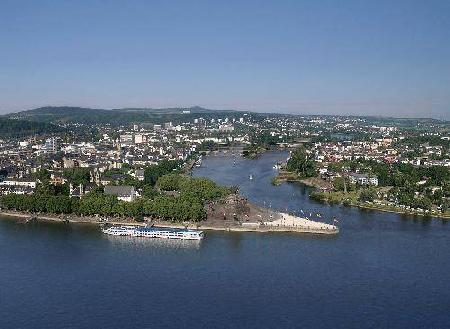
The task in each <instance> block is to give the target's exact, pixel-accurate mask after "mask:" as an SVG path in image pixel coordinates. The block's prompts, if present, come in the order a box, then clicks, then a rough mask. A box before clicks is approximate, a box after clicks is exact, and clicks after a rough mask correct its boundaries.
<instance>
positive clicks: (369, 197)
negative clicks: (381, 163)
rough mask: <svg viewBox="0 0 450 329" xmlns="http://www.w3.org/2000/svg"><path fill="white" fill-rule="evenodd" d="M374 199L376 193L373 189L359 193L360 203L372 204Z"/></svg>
mask: <svg viewBox="0 0 450 329" xmlns="http://www.w3.org/2000/svg"><path fill="white" fill-rule="evenodd" d="M376 197H377V191H376V190H375V189H374V188H373V187H369V188H366V189H363V190H362V191H361V193H360V194H359V198H358V200H359V201H361V202H373V200H375V198H376Z"/></svg>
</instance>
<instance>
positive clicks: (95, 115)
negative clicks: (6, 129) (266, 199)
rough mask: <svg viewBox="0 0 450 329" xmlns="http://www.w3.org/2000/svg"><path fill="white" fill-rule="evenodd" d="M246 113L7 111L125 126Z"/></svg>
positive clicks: (199, 109)
mask: <svg viewBox="0 0 450 329" xmlns="http://www.w3.org/2000/svg"><path fill="white" fill-rule="evenodd" d="M243 113H245V112H238V111H223V110H220V111H215V110H209V109H205V108H202V107H198V106H194V107H190V108H163V109H149V108H123V109H112V110H105V109H92V108H83V107H68V106H61V107H53V106H48V107H40V108H37V109H33V110H27V111H22V112H18V113H11V114H8V115H7V116H6V117H8V118H13V119H20V120H28V121H36V122H47V123H55V124H65V123H84V124H112V125H122V124H131V123H144V122H151V123H162V122H167V121H173V122H174V123H176V122H182V121H187V120H192V118H193V117H196V118H197V117H199V116H202V117H204V118H213V117H219V116H223V115H224V114H225V115H229V116H230V117H237V116H242V114H243Z"/></svg>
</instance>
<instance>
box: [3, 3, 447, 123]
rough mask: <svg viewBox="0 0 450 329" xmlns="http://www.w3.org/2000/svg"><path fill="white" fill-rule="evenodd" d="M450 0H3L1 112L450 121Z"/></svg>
mask: <svg viewBox="0 0 450 329" xmlns="http://www.w3.org/2000/svg"><path fill="white" fill-rule="evenodd" d="M449 15H450V1H447V0H443V1H433V0H430V1H413V0H411V1H402V0H396V1H392V0H391V1H379V0H377V1H375V0H374V1H363V0H358V1H356V0H355V1H350V0H349V1H335V0H333V1H320V0H315V1H312V0H311V1H300V0H297V1H245V0H241V1H233V0H227V1H188V0H184V1H170V0H166V1H150V0H147V1H133V0H128V1H95V0H90V1H82V0H77V1H63V0H60V1H45V0H39V1H32V0H30V1H22V0H11V1H8V0H7V1H5V0H0V47H1V48H0V112H2V113H5V112H10V111H18V110H22V109H29V108H33V107H38V106H44V105H74V106H90V107H98V108H116V107H169V106H170V107H172V106H191V105H200V106H205V107H209V108H216V109H246V110H254V111H273V112H287V113H306V114H314V113H317V114H319V113H320V114H362V115H365V114H367V115H388V116H400V117H438V118H447V119H450V19H449Z"/></svg>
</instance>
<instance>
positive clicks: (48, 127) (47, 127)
mask: <svg viewBox="0 0 450 329" xmlns="http://www.w3.org/2000/svg"><path fill="white" fill-rule="evenodd" d="M62 131H64V128H62V127H59V126H57V125H54V124H51V123H47V122H35V121H27V120H16V119H8V118H5V117H0V138H19V137H27V136H33V135H44V134H51V133H57V132H62Z"/></svg>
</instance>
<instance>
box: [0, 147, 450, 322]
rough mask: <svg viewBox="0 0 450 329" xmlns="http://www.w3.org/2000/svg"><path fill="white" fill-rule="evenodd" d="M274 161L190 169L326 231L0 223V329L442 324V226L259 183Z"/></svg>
mask: <svg viewBox="0 0 450 329" xmlns="http://www.w3.org/2000/svg"><path fill="white" fill-rule="evenodd" d="M285 157H286V154H285V153H283V152H271V153H266V154H264V155H263V156H262V157H261V158H259V159H257V160H245V159H242V158H237V160H236V163H235V164H234V161H233V158H232V157H224V156H214V157H208V158H206V159H204V161H203V166H202V167H201V168H197V169H196V170H195V173H194V175H196V176H207V177H210V178H212V179H214V180H216V181H217V182H219V183H223V184H227V185H237V186H239V187H240V191H241V193H242V194H244V195H246V196H247V197H248V198H249V199H250V200H251V201H254V202H257V203H260V204H262V205H264V204H265V205H267V206H271V207H272V208H274V209H279V210H286V209H288V210H289V211H297V212H299V211H300V210H303V211H304V212H308V213H309V212H311V213H313V216H314V214H315V213H322V214H323V215H322V219H323V220H324V221H327V220H329V218H331V217H332V216H336V217H337V218H338V219H339V226H340V228H341V232H340V233H339V234H338V235H336V236H325V237H322V236H315V235H302V234H296V233H283V234H280V233H226V232H207V236H206V238H205V239H204V241H202V242H200V243H197V242H194V243H190V242H186V241H184V242H178V241H161V240H151V239H130V238H117V237H108V236H104V235H102V234H101V232H100V231H99V229H98V228H97V227H95V226H92V225H83V224H78V225H74V224H72V225H69V224H62V223H42V222H41V223H31V224H22V223H21V222H18V221H15V220H8V219H4V220H0V328H94V327H96V328H137V327H139V328H180V327H181V328H188V327H194V328H448V327H450V315H449V312H448V310H449V305H450V280H449V279H448V275H449V273H450V248H449V246H450V244H449V237H450V225H449V224H447V222H445V221H441V220H437V219H433V220H422V219H417V218H413V217H406V216H401V215H397V214H390V213H381V212H375V211H361V210H358V209H353V208H345V207H342V206H326V205H322V204H320V203H315V202H312V201H310V200H309V198H308V190H307V188H305V187H302V186H299V185H295V184H283V185H281V186H278V187H276V186H272V185H271V183H270V178H271V177H272V176H273V175H275V173H276V171H275V170H274V169H272V166H273V164H274V163H275V162H276V161H277V160H279V159H283V158H285ZM250 175H252V176H253V179H252V180H250V179H249V176H250Z"/></svg>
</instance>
